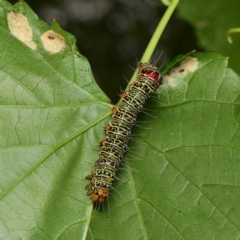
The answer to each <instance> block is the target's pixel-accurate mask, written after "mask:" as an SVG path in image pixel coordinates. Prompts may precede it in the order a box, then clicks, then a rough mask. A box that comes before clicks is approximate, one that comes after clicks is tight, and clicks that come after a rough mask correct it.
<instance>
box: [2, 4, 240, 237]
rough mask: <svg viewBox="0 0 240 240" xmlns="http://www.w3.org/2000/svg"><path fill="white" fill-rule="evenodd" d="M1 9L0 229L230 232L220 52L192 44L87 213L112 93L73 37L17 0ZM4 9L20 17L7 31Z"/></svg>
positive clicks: (232, 163) (235, 215)
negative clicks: (97, 204)
mask: <svg viewBox="0 0 240 240" xmlns="http://www.w3.org/2000/svg"><path fill="white" fill-rule="evenodd" d="M0 10H1V11H0V34H1V41H0V51H1V60H2V61H1V62H0V75H1V78H0V103H1V104H0V114H1V119H0V126H1V127H0V137H1V138H0V144H1V149H0V153H1V154H0V239H4V240H5V239H20V238H21V239H85V238H87V239H203V238H204V239H214V238H215V239H237V238H238V236H239V228H240V220H239V213H240V212H239V209H240V206H239V205H240V204H239V201H238V198H239V195H240V193H239V190H238V189H239V183H238V179H239V174H240V167H239V160H240V157H239V137H240V129H239V122H240V97H239V96H240V79H239V77H238V76H237V75H236V74H235V73H234V72H233V71H232V70H231V69H228V68H227V59H226V58H225V57H222V56H221V55H219V54H217V53H194V54H192V55H191V56H188V57H187V58H185V59H183V61H182V62H181V63H179V66H177V67H176V68H174V69H172V70H170V71H169V72H168V74H167V75H165V76H164V83H163V85H162V86H161V87H160V88H159V91H158V93H157V94H156V95H155V96H153V99H152V100H150V101H149V102H148V103H147V105H146V110H145V112H143V113H142V114H141V115H140V116H139V122H138V127H137V126H136V127H134V129H133V139H132V141H131V142H130V151H129V153H127V154H126V161H125V162H126V165H123V168H124V169H121V170H120V171H119V174H118V177H119V178H120V179H119V180H117V181H116V183H114V189H113V190H112V191H111V197H110V200H109V201H108V202H107V203H106V204H104V205H103V206H102V208H100V209H99V210H97V209H95V210H93V213H92V203H91V201H90V199H89V197H88V196H86V191H85V185H86V184H87V183H88V181H86V180H85V179H84V178H85V176H86V175H87V174H89V173H90V172H91V170H92V169H93V167H94V162H95V160H96V159H97V156H98V151H99V147H98V146H97V142H98V141H99V140H101V139H102V138H103V137H104V132H103V130H102V126H104V124H106V123H107V122H109V121H110V117H109V115H110V114H111V112H110V105H109V104H108V103H107V101H108V99H107V97H106V96H105V94H104V93H102V91H101V90H100V89H99V88H98V86H97V85H96V83H95V82H94V80H93V77H92V73H91V70H90V67H89V64H88V62H87V60H86V59H85V58H84V57H83V56H82V55H81V54H80V53H79V52H78V51H77V49H76V46H75V38H74V37H72V36H71V35H70V34H68V33H66V32H65V31H63V30H62V29H61V28H60V27H59V26H58V24H57V23H55V22H54V23H53V25H52V26H51V27H50V26H48V25H47V24H45V23H43V22H41V21H39V19H38V18H37V16H36V15H35V14H34V13H33V12H32V10H31V9H30V8H29V7H28V5H27V4H26V3H24V2H23V1H21V2H19V3H18V4H17V5H15V6H14V7H13V8H12V6H11V5H10V4H8V3H7V2H6V1H1V0H0ZM11 12H13V13H15V14H16V13H22V14H23V15H24V16H26V19H27V20H28V21H27V22H26V21H25V20H26V19H25V18H23V17H22V16H21V15H16V16H17V19H18V21H17V23H19V22H20V23H21V21H23V23H24V24H22V25H21V26H19V25H16V22H15V24H13V26H17V28H16V29H15V31H14V30H12V33H11V32H10V30H9V20H8V18H7V16H9V13H10V14H11ZM10 16H12V18H10V19H12V21H14V15H10ZM24 19H25V20H24ZM28 26H29V27H30V28H28ZM10 29H13V28H10ZM19 29H20V33H24V34H23V36H27V38H23V39H22V38H21V39H22V41H21V40H20V39H19V37H20V36H22V34H17V33H19V31H18V30H19ZM26 29H27V30H28V31H26ZM30 30H32V37H29V32H31V31H30ZM49 30H51V31H53V32H48V31H49ZM13 32H14V33H16V35H15V36H14V35H13ZM46 32H47V34H46V35H43V34H44V33H46ZM42 35H43V36H47V37H46V38H41V36H42ZM41 39H44V40H41ZM48 40H49V42H48ZM23 41H24V42H23ZM43 41H44V42H45V43H46V44H47V45H46V44H45V47H44V44H43ZM52 42H53V45H51V43H52ZM33 46H35V48H34V47H33ZM57 50H59V51H58V52H55V51H57Z"/></svg>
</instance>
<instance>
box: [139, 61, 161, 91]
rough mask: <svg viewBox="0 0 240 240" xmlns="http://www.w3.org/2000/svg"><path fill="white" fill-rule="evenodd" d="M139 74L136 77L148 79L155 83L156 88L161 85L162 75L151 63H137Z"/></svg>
mask: <svg viewBox="0 0 240 240" xmlns="http://www.w3.org/2000/svg"><path fill="white" fill-rule="evenodd" d="M138 67H139V72H138V75H143V76H145V77H147V78H148V79H150V80H152V81H154V82H156V83H157V84H158V86H159V85H160V84H161V83H162V75H161V74H160V72H159V69H158V68H157V67H156V66H154V65H152V64H151V63H141V62H140V63H138Z"/></svg>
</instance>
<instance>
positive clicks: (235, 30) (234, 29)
mask: <svg viewBox="0 0 240 240" xmlns="http://www.w3.org/2000/svg"><path fill="white" fill-rule="evenodd" d="M239 32H240V28H231V29H229V30H228V32H227V40H228V42H229V43H233V40H232V38H231V34H232V33H239Z"/></svg>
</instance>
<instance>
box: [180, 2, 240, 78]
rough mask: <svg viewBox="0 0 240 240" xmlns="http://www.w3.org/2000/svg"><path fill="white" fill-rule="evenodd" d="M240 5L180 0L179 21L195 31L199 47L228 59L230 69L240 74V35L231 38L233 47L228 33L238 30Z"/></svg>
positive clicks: (239, 25) (236, 3) (233, 35)
mask: <svg viewBox="0 0 240 240" xmlns="http://www.w3.org/2000/svg"><path fill="white" fill-rule="evenodd" d="M239 9H240V1H218V0H212V1H207V0H202V1H198V0H181V1H180V4H179V5H178V13H179V15H180V17H182V18H183V19H186V20H187V21H188V22H190V23H191V24H192V25H193V27H194V28H195V31H196V35H197V38H198V41H199V44H200V45H201V46H202V47H204V48H205V49H206V50H211V51H216V52H219V53H221V54H223V55H226V56H228V57H229V66H230V67H232V68H233V69H234V70H235V71H236V72H237V73H238V74H240V70H239V61H240V59H239V52H240V34H238V33H235V34H232V36H231V37H232V39H233V43H232V44H229V42H228V41H227V32H228V31H229V30H230V29H231V28H239V27H240V21H239Z"/></svg>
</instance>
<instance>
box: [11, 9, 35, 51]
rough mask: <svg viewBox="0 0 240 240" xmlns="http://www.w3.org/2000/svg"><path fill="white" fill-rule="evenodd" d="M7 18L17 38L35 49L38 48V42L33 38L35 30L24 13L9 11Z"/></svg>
mask: <svg viewBox="0 0 240 240" xmlns="http://www.w3.org/2000/svg"><path fill="white" fill-rule="evenodd" d="M7 20H8V27H9V30H10V32H11V33H12V34H13V35H14V36H15V37H16V38H18V39H19V40H20V41H22V42H23V43H25V44H26V45H27V46H28V47H30V48H31V49H33V50H34V49H36V48H37V45H36V43H35V42H34V41H33V40H32V36H33V32H32V28H31V27H30V24H29V22H28V19H27V17H25V16H24V15H23V14H22V13H14V12H9V13H8V15H7Z"/></svg>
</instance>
